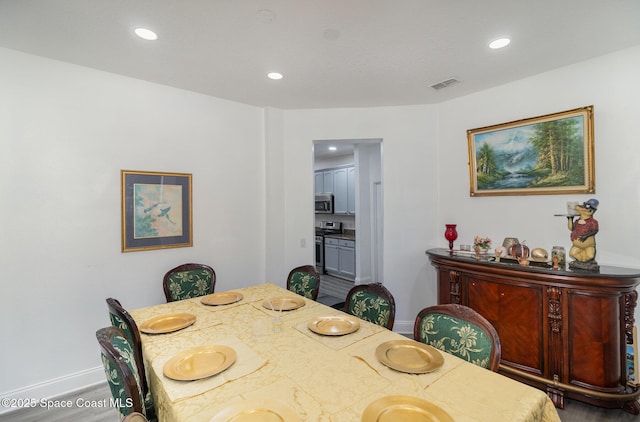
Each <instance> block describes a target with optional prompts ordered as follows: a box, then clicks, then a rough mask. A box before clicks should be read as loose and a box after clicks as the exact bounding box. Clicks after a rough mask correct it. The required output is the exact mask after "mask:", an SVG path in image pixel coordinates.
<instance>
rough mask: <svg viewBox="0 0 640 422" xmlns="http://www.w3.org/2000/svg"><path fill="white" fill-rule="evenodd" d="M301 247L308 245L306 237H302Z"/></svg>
mask: <svg viewBox="0 0 640 422" xmlns="http://www.w3.org/2000/svg"><path fill="white" fill-rule="evenodd" d="M300 247H301V248H306V247H307V239H305V238H302V239H300Z"/></svg>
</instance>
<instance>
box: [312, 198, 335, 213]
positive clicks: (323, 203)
mask: <svg viewBox="0 0 640 422" xmlns="http://www.w3.org/2000/svg"><path fill="white" fill-rule="evenodd" d="M316 214H333V195H332V194H330V193H323V194H320V195H316Z"/></svg>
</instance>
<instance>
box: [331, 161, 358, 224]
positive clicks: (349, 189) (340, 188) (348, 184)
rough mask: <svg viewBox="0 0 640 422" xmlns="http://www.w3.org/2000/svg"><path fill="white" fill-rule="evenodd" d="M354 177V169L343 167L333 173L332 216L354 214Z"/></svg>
mask: <svg viewBox="0 0 640 422" xmlns="http://www.w3.org/2000/svg"><path fill="white" fill-rule="evenodd" d="M355 176H356V169H355V167H345V168H340V169H336V170H334V171H333V186H334V189H333V195H334V198H335V199H334V200H335V203H334V210H333V212H334V214H341V215H355V214H356V180H355Z"/></svg>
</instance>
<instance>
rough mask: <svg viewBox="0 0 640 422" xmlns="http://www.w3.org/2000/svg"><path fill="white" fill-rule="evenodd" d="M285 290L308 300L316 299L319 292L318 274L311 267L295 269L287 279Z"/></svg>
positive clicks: (314, 268) (304, 266) (305, 266)
mask: <svg viewBox="0 0 640 422" xmlns="http://www.w3.org/2000/svg"><path fill="white" fill-rule="evenodd" d="M287 290H291V291H292V292H294V293H297V294H299V295H300V296H304V297H306V298H308V299H313V300H316V299H318V293H319V292H320V274H318V271H316V267H314V266H313V265H303V266H301V267H296V268H294V269H293V270H291V272H289V276H288V277H287Z"/></svg>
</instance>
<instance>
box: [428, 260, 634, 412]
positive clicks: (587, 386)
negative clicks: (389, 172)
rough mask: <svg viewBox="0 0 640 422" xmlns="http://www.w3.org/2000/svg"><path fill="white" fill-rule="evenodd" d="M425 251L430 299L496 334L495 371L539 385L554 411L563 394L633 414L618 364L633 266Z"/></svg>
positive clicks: (629, 326) (622, 362) (628, 325)
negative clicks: (476, 317) (473, 315)
mask: <svg viewBox="0 0 640 422" xmlns="http://www.w3.org/2000/svg"><path fill="white" fill-rule="evenodd" d="M426 253H427V255H428V256H429V259H430V260H431V264H432V265H433V266H434V267H435V268H436V271H437V277H438V303H439V304H442V303H459V304H462V305H466V306H469V307H471V308H473V309H475V310H476V311H478V312H479V313H480V314H482V315H483V316H484V317H485V318H487V319H488V320H489V321H490V322H491V323H492V324H493V325H494V327H495V328H496V330H497V331H498V334H499V336H500V342H501V344H502V358H501V361H500V373H502V374H503V375H506V376H508V377H510V378H514V379H516V380H519V381H521V382H524V383H526V384H529V385H532V386H534V387H537V388H540V389H542V390H545V391H546V392H547V394H548V395H549V397H550V398H551V399H552V400H553V402H554V404H555V405H556V407H559V408H563V407H564V397H569V398H572V399H576V400H580V401H584V402H587V403H590V404H593V405H596V406H601V407H608V408H624V409H625V410H626V411H627V412H629V413H633V414H636V415H637V414H639V413H640V405H639V404H638V401H637V399H638V396H640V390H639V389H638V388H636V387H630V386H628V385H627V374H626V369H625V368H626V343H627V342H631V340H632V338H633V325H634V310H635V307H636V300H637V296H638V295H637V292H636V286H637V285H638V284H639V283H640V269H628V268H619V267H607V266H601V267H600V271H599V272H595V273H594V272H584V271H575V270H564V269H560V270H553V269H551V268H549V267H534V266H528V267H525V266H521V265H518V264H515V263H504V262H500V263H498V262H494V260H493V259H494V258H493V257H482V256H481V257H479V259H476V257H474V256H473V255H456V254H451V253H450V252H449V251H448V250H447V249H430V250H428V251H426ZM636 371H637V369H636Z"/></svg>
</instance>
